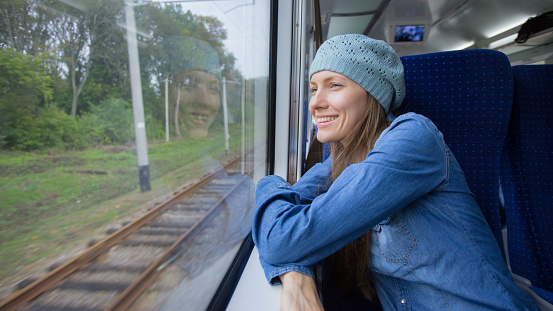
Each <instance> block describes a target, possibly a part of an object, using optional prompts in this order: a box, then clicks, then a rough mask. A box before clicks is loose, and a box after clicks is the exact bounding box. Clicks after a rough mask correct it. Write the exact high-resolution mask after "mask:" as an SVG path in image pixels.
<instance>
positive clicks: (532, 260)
mask: <svg viewBox="0 0 553 311" xmlns="http://www.w3.org/2000/svg"><path fill="white" fill-rule="evenodd" d="M513 74H514V86H515V88H514V102H513V114H512V117H511V123H510V125H509V133H508V137H507V141H506V143H505V149H504V153H503V157H502V161H503V162H502V172H501V173H502V174H501V184H502V188H503V193H504V199H505V210H506V215H507V236H508V252H509V254H508V255H509V260H510V265H511V270H512V272H513V273H515V274H517V275H520V276H522V277H524V278H526V279H528V280H530V282H531V283H532V285H533V286H534V287H537V288H536V289H535V290H534V292H536V293H538V295H539V296H541V297H542V298H544V299H545V300H547V301H549V302H550V303H553V174H552V173H553V65H525V66H515V67H513Z"/></svg>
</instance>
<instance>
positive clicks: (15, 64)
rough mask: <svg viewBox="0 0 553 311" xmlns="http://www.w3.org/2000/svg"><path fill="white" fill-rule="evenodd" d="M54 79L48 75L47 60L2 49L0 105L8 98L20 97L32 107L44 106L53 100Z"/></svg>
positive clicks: (0, 50) (0, 52) (0, 53)
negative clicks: (39, 104)
mask: <svg viewBox="0 0 553 311" xmlns="http://www.w3.org/2000/svg"><path fill="white" fill-rule="evenodd" d="M52 93H53V89H52V78H51V77H50V76H49V75H48V74H47V69H46V64H45V59H44V57H42V56H31V55H25V54H23V53H17V52H15V51H14V50H13V49H0V104H2V103H4V104H5V102H4V98H6V97H8V96H10V95H11V96H14V95H15V96H20V97H22V98H24V99H25V101H24V102H23V103H22V104H24V106H26V107H32V106H35V105H37V104H38V103H41V104H42V105H44V104H45V103H47V102H48V101H50V100H51V98H52Z"/></svg>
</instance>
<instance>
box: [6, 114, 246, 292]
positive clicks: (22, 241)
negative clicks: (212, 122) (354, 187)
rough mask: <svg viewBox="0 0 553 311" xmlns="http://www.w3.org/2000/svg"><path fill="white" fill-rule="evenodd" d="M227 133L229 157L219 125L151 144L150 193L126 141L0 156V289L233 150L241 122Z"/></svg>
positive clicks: (233, 153)
mask: <svg viewBox="0 0 553 311" xmlns="http://www.w3.org/2000/svg"><path fill="white" fill-rule="evenodd" d="M247 133H250V134H251V133H252V131H250V130H248V131H247ZM229 135H230V137H231V139H230V152H229V155H227V154H226V152H225V147H224V146H225V142H224V140H223V134H222V130H219V131H214V132H213V133H210V134H209V135H208V136H207V137H206V138H204V139H187V140H181V141H177V142H168V143H165V142H163V143H149V146H148V158H149V165H150V179H151V185H152V191H149V192H145V193H141V192H140V187H139V181H138V168H137V159H136V154H135V151H134V150H133V149H132V148H131V147H129V146H111V147H104V148H98V149H92V150H85V151H71V152H64V153H53V152H46V153H11V152H10V153H8V152H4V153H0V267H2V269H1V270H0V280H2V279H4V281H0V288H2V287H3V286H4V285H6V284H8V283H9V281H7V280H13V279H14V278H15V276H18V275H21V274H24V273H28V272H29V271H30V270H31V269H32V268H33V266H37V265H40V263H42V262H45V261H50V260H52V259H53V258H55V257H57V256H59V255H60V254H63V253H64V252H67V251H68V250H70V249H74V248H84V247H85V246H86V243H87V242H88V241H89V240H90V238H91V237H92V236H94V235H95V234H98V230H99V228H102V227H105V226H107V225H110V224H113V223H114V222H116V221H120V220H121V219H124V218H125V217H127V218H128V217H133V216H131V215H132V214H133V213H136V212H137V211H140V210H143V209H144V208H145V207H148V206H152V205H154V204H155V203H156V201H158V200H160V199H159V198H160V197H162V196H166V195H167V194H169V193H172V192H173V191H175V190H176V189H178V188H179V187H180V186H182V185H183V184H184V183H186V182H189V181H191V180H193V179H195V178H197V177H199V176H201V175H203V174H204V173H205V171H206V169H208V168H209V167H206V165H204V163H206V162H207V161H206V160H207V159H211V160H216V161H220V162H224V161H225V160H226V159H229V158H231V157H232V156H236V155H238V154H239V150H240V141H239V140H238V139H232V137H240V127H239V126H232V125H231V126H229ZM93 172H102V173H101V174H98V173H93ZM0 296H1V295H0Z"/></svg>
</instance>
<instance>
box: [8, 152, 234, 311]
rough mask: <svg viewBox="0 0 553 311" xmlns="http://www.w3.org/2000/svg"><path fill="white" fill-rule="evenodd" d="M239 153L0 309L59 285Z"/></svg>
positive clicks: (15, 294) (187, 192)
mask: <svg viewBox="0 0 553 311" xmlns="http://www.w3.org/2000/svg"><path fill="white" fill-rule="evenodd" d="M242 157H243V155H240V156H237V157H235V158H233V159H231V160H230V161H229V162H227V163H226V164H225V165H224V166H222V167H221V168H219V169H218V170H215V171H213V172H211V173H209V174H207V175H206V176H204V177H202V178H201V179H200V180H199V181H198V182H197V183H195V184H193V185H190V186H188V187H186V188H185V189H183V190H181V191H180V192H178V193H177V194H176V195H174V196H173V197H172V198H170V199H168V200H166V201H164V202H163V203H161V204H159V205H158V206H156V207H155V208H153V209H152V210H150V211H149V212H147V213H146V214H144V215H143V216H142V217H140V218H138V219H136V220H134V221H133V222H130V223H129V224H127V225H125V226H123V227H122V228H121V229H119V230H117V231H116V232H114V233H113V234H111V235H109V236H107V237H105V238H104V239H102V240H101V241H99V242H98V243H96V244H94V245H93V246H91V247H89V248H88V249H87V250H85V251H84V252H83V253H81V254H79V255H77V256H75V257H74V258H72V259H70V260H69V261H67V262H65V263H64V264H62V265H60V266H58V267H57V268H55V269H53V270H52V271H50V272H49V273H47V274H46V275H44V276H43V277H41V278H39V279H37V280H36V281H34V282H33V283H31V284H29V285H28V286H26V287H24V288H22V289H20V290H18V291H17V292H15V293H14V294H12V295H11V296H9V297H8V298H6V299H5V300H3V301H2V302H0V311H4V310H5V311H12V310H16V309H17V308H19V307H21V306H23V305H24V304H26V303H28V302H29V301H31V300H32V299H34V298H36V297H37V296H38V295H40V294H42V293H44V292H45V291H47V290H49V289H52V288H55V287H57V286H59V285H60V284H61V283H63V280H64V279H65V278H66V277H67V276H69V275H70V274H72V273H73V272H75V271H76V270H78V269H80V268H82V267H84V266H85V265H86V264H88V263H89V262H91V261H92V260H94V259H95V258H96V257H98V256H99V255H101V254H103V253H104V252H106V251H107V250H109V249H110V248H111V247H113V246H114V245H116V244H117V243H119V242H121V241H122V240H123V239H124V238H126V237H127V236H129V235H130V234H132V233H134V232H136V231H137V230H138V229H139V228H140V227H142V226H143V225H145V224H147V223H148V222H150V221H151V220H153V219H154V218H155V217H157V216H159V215H160V214H161V213H163V212H164V211H165V210H167V209H168V208H169V207H171V205H172V204H173V203H175V202H177V201H179V200H181V199H182V198H184V197H186V196H189V195H191V194H193V193H195V192H196V191H198V190H199V189H200V188H202V187H203V186H205V185H206V184H207V183H208V182H209V181H211V180H212V179H214V178H215V177H216V176H217V174H218V173H220V172H221V171H222V170H224V169H226V168H228V167H230V166H232V165H234V164H236V162H238V160H240V159H241V158H242Z"/></svg>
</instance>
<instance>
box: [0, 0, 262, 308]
mask: <svg viewBox="0 0 553 311" xmlns="http://www.w3.org/2000/svg"><path fill="white" fill-rule="evenodd" d="M270 14H271V12H270V1H268V0H256V1H252V0H229V1H181V2H179V1H156V0H154V1H146V0H101V1H87V0H3V1H1V3H0V266H1V267H2V269H0V301H1V300H4V299H5V298H7V297H9V296H10V295H12V294H13V293H14V292H15V291H16V290H17V284H18V283H19V282H20V281H22V280H24V279H27V278H31V279H32V278H40V277H42V276H43V275H45V274H46V273H47V272H48V270H49V269H50V267H51V266H53V265H54V266H55V265H59V264H61V263H63V262H65V261H67V260H69V259H71V258H73V257H74V256H76V255H78V254H79V253H80V252H83V251H85V250H86V249H87V247H88V245H89V243H90V242H91V241H94V243H98V241H101V240H102V239H104V238H106V237H107V236H109V234H111V233H112V232H114V231H116V230H118V229H119V228H121V227H123V226H125V225H126V224H127V223H128V222H132V221H133V220H135V219H136V218H138V217H140V216H142V215H144V214H146V213H148V212H149V211H151V210H152V209H154V208H155V207H156V206H159V205H160V204H162V203H163V202H166V201H167V200H169V199H170V198H171V197H172V196H173V195H175V194H178V193H182V192H183V191H185V190H186V189H189V188H191V187H192V186H194V185H195V184H196V183H197V182H198V181H200V180H204V179H206V178H214V179H213V181H211V182H210V184H209V189H206V188H200V189H199V190H194V191H195V192H194V193H195V194H194V195H193V196H192V197H191V198H190V199H187V200H188V201H183V202H180V203H178V204H177V205H178V206H176V207H173V208H171V209H170V210H171V212H169V213H168V214H165V215H164V216H163V217H165V218H166V219H165V220H163V221H166V222H173V223H175V224H183V223H187V224H189V225H192V224H194V223H196V222H197V221H199V220H202V221H203V222H201V223H199V224H198V225H197V229H195V231H194V232H193V233H191V234H190V235H189V236H188V237H187V238H186V240H185V241H184V242H183V245H182V246H180V247H179V249H178V251H177V252H176V255H175V256H173V257H172V258H170V260H167V262H166V263H165V264H164V265H163V267H162V269H163V272H162V273H161V275H160V276H159V277H158V280H156V281H154V282H153V284H152V285H151V287H150V289H148V290H146V291H145V292H144V293H143V294H142V296H141V298H140V299H139V300H137V302H136V305H135V307H134V308H135V309H142V310H152V309H154V310H155V309H165V310H170V309H182V306H183V304H185V305H186V309H189V310H199V309H205V307H206V306H207V305H208V304H209V302H210V299H211V297H212V295H213V293H215V291H216V289H217V287H218V286H219V283H220V281H221V280H222V278H223V276H224V274H225V273H226V271H227V268H228V266H229V265H230V263H231V261H232V260H233V258H234V256H235V255H236V252H237V250H238V248H239V246H240V245H241V243H242V241H243V239H244V238H245V237H246V236H247V234H248V233H249V229H250V225H251V217H252V210H251V208H252V204H253V193H254V188H253V187H254V184H255V183H254V181H256V180H257V179H259V178H260V177H262V176H263V175H264V174H265V172H266V167H265V165H266V164H265V162H266V161H265V158H266V156H265V152H266V150H265V149H266V126H267V121H266V105H267V102H268V100H267V96H268V92H267V86H268V76H269V74H268V71H269V42H268V40H269V38H270V34H269V30H270V25H269V21H270ZM210 176H213V177H210ZM229 189H230V190H229ZM214 206H217V207H214ZM208 211H210V212H212V213H211V214H209V213H208ZM206 215H208V216H206ZM160 221H161V220H160ZM160 221H159V222H160ZM109 229H114V230H109ZM181 229H182V228H181ZM140 247H141V246H137V247H135V248H134V250H133V252H134V253H132V254H131V253H128V254H123V255H121V256H122V257H140V256H142V255H143V254H145V255H152V254H153V253H154V252H155V251H153V250H152V249H153V248H152V247H155V245H154V246H151V245H149V246H142V247H143V248H140ZM116 248H117V247H116ZM121 249H122V248H118V249H113V250H111V251H110V252H108V253H107V254H106V255H103V257H102V258H98V259H96V261H95V262H96V263H101V261H102V260H109V259H106V258H109V256H110V255H111V254H112V253H113V254H115V253H117V252H122V251H121ZM137 254H140V255H137ZM152 256H154V257H155V255H152ZM104 257H106V258H104ZM106 262H107V261H106ZM97 300H98V299H97ZM97 303H98V302H97ZM96 307H100V308H103V307H105V306H103V305H101V304H99V305H97V306H96Z"/></svg>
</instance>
